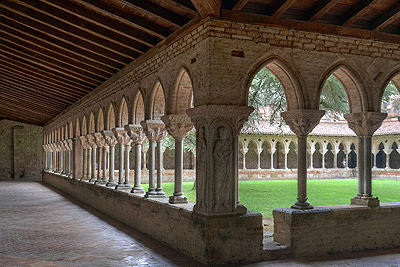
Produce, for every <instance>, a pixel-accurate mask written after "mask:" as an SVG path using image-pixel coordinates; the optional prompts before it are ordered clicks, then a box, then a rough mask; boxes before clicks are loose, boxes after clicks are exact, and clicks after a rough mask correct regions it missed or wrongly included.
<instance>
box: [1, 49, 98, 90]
mask: <svg viewBox="0 0 400 267" xmlns="http://www.w3.org/2000/svg"><path fill="white" fill-rule="evenodd" d="M6 50H10V49H9V48H8V47H6V46H3V45H2V44H1V43H0V51H4V53H0V56H1V57H2V58H3V59H6V60H9V59H12V60H14V61H15V62H17V64H20V62H22V63H24V64H25V65H30V66H32V67H34V68H35V69H39V70H42V71H44V72H45V73H51V74H54V75H56V76H57V75H58V76H61V77H64V78H66V79H70V80H72V81H74V82H75V83H77V84H83V85H85V86H87V87H89V88H93V89H94V88H95V87H96V86H95V85H91V84H89V83H87V82H85V81H81V80H80V79H76V78H75V77H73V76H71V75H67V74H66V73H64V72H61V71H56V70H54V69H49V68H48V67H47V66H46V65H43V64H40V63H38V62H36V60H32V59H27V58H26V57H25V56H24V55H22V56H21V53H20V52H19V51H12V53H5V51H6ZM14 53H19V54H20V55H18V56H17V55H15V54H14ZM93 89H92V90H93Z"/></svg>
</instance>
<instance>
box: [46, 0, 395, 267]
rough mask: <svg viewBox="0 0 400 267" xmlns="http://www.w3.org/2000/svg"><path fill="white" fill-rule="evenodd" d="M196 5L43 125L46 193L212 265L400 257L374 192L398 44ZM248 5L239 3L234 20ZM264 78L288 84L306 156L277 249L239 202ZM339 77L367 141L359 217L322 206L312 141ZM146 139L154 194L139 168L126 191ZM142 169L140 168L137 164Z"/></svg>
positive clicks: (390, 212)
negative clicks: (188, 142)
mask: <svg viewBox="0 0 400 267" xmlns="http://www.w3.org/2000/svg"><path fill="white" fill-rule="evenodd" d="M192 2H193V4H194V6H195V7H196V8H197V10H198V11H199V13H200V15H199V16H196V17H195V18H194V19H192V20H191V21H190V22H188V23H187V24H186V25H185V26H183V27H182V28H180V29H178V30H177V31H175V32H174V33H173V34H172V35H170V36H169V37H167V38H166V39H165V40H164V41H162V42H160V43H159V44H157V45H155V46H154V47H153V48H152V49H150V50H149V51H147V52H146V53H144V54H143V55H142V56H140V57H138V58H137V59H136V60H134V61H133V62H131V63H130V64H129V65H127V66H126V67H125V68H124V69H122V70H121V71H119V72H118V73H117V74H115V75H114V76H112V77H111V78H109V79H107V80H106V81H105V82H104V83H102V84H101V85H100V86H98V87H97V88H96V89H95V90H93V91H92V92H90V93H88V94H87V95H86V96H84V97H83V98H82V99H81V100H79V101H78V102H76V103H74V104H72V106H71V107H69V108H68V109H66V110H65V111H63V112H61V113H60V114H58V115H57V116H56V117H54V118H52V119H51V120H49V121H48V122H47V123H46V124H45V126H44V134H43V138H44V142H43V149H44V151H45V153H44V165H45V166H44V169H45V171H44V172H43V181H44V182H45V183H48V184H50V185H52V186H54V187H56V188H58V189H60V190H62V191H64V192H66V193H68V194H70V195H71V196H73V197H75V198H77V199H79V200H81V201H82V202H84V203H87V204H89V205H90V206H92V207H94V208H96V209H98V210H100V211H102V212H104V213H106V214H108V215H110V216H112V217H114V218H116V219H118V220H120V221H122V222H124V223H126V224H127V225H130V226H132V227H134V228H136V229H138V230H140V231H142V232H144V233H146V234H148V235H150V236H152V237H154V238H156V239H158V240H161V241H162V242H164V243H167V244H169V245H170V246H172V247H173V248H176V249H177V250H180V251H183V252H184V253H186V254H187V255H190V256H191V257H193V258H194V259H196V260H198V261H200V262H203V263H210V264H221V263H232V262H233V263H235V262H252V261H260V260H268V259H276V258H282V257H299V256H308V255H320V254H327V253H344V252H348V251H359V250H364V249H375V248H391V247H396V246H400V226H399V224H398V223H397V222H398V219H399V217H400V203H380V201H379V198H378V197H377V196H375V195H374V194H373V193H374V192H373V188H372V187H371V180H372V167H373V166H372V164H371V162H372V161H371V153H372V143H371V138H372V136H373V135H374V132H375V131H376V130H377V129H378V128H379V126H380V125H381V124H382V121H383V120H384V119H385V118H386V115H387V114H386V113H381V105H380V103H381V98H382V95H383V92H384V89H385V87H386V85H387V84H388V83H389V82H390V81H393V82H394V83H395V84H396V85H398V84H399V83H398V81H400V80H399V79H400V78H399V77H400V76H398V75H399V71H400V64H399V62H400V61H399V59H400V52H399V51H400V50H399V48H400V41H399V40H400V39H399V38H397V37H393V38H392V39H390V38H388V39H385V38H384V37H385V33H380V34H381V35H379V34H378V33H377V34H376V36H375V35H372V34H370V32H369V31H367V30H359V29H357V30H356V29H354V30H349V29H352V28H348V27H343V28H340V27H339V26H332V25H326V26H324V24H320V26H319V28H318V27H317V28H316V27H313V26H312V25H314V24H312V22H298V23H297V22H293V20H285V19H282V20H280V19H279V18H278V17H279V16H280V14H283V13H284V12H285V10H287V8H288V7H286V9H285V8H284V7H280V8H278V9H277V10H276V11H275V13H274V14H275V15H274V16H272V17H271V18H272V19H271V18H270V16H261V15H254V14H248V15H246V13H243V12H238V11H232V10H225V9H224V10H220V7H221V1H218V0H212V1H200V0H193V1H192ZM247 2H249V1H238V2H237V4H236V5H235V7H234V10H241V8H242V7H243V6H245V5H246V3H247ZM287 2H296V1H287ZM319 2H323V1H319ZM332 2H335V1H332ZM398 4H399V3H397V5H398ZM321 10H322V9H320V10H319V12H320V13H321V12H323V11H321ZM317 13H318V12H317ZM317 13H315V14H314V16H313V17H314V19H313V20H311V21H315V20H317V19H318V18H317ZM354 16H355V15H354ZM359 16H361V15H359ZM274 18H275V19H274ZM310 23H311V24H310ZM348 23H350V22H348ZM381 23H383V22H381ZM350 24H351V23H350ZM321 25H322V26H321ZM347 26H348V25H347ZM341 29H344V30H341ZM348 32H350V33H351V34H349V33H348ZM361 33H363V34H361ZM388 35H390V34H388ZM382 36H383V37H382ZM264 67H265V68H267V69H268V70H270V71H271V72H272V73H273V74H274V75H275V76H276V77H277V78H278V79H279V81H280V82H281V83H282V85H283V88H284V91H285V95H286V98H287V106H288V111H287V112H285V113H283V114H282V116H283V117H284V119H285V121H286V123H287V124H288V125H289V127H290V129H291V130H292V131H293V132H294V133H295V134H296V137H297V144H298V147H297V149H298V151H297V155H298V156H297V180H298V192H297V195H296V196H295V195H294V196H293V205H292V206H291V208H284V207H283V208H281V209H276V210H275V211H274V223H275V224H274V225H275V233H274V241H272V242H267V243H263V228H262V216H261V214H259V213H256V212H252V211H250V210H247V208H246V207H245V206H243V205H242V204H240V203H239V201H238V194H239V192H238V177H239V153H240V149H239V134H240V131H241V129H242V127H243V124H244V123H245V121H246V120H247V118H248V116H249V114H250V113H251V112H252V111H253V108H252V107H249V106H248V105H247V101H248V88H249V85H250V83H251V81H252V79H253V77H254V76H255V74H256V73H257V72H258V71H259V70H260V69H261V68H264ZM330 75H334V76H335V77H336V78H337V79H338V80H339V81H340V82H341V83H342V85H343V87H344V89H345V91H346V93H347V96H348V100H349V106H350V114H347V115H346V116H345V118H346V120H347V122H348V125H349V127H350V128H351V129H352V130H353V131H354V133H355V134H356V136H357V140H358V143H357V148H358V152H357V156H358V157H357V159H358V162H357V166H358V191H357V190H355V191H354V198H352V199H351V200H350V199H349V205H341V206H330V207H313V200H312V199H308V197H307V162H306V158H307V153H308V152H307V139H308V135H309V133H310V132H311V131H312V130H313V129H314V127H316V125H318V123H319V121H320V119H321V117H322V116H323V115H324V111H321V110H318V107H319V96H320V93H321V90H322V86H323V85H324V82H325V81H326V79H327V78H328V77H329V76H330ZM193 127H194V128H195V129H196V138H197V144H196V147H197V150H196V151H197V157H196V160H197V161H196V189H197V192H196V203H195V205H193V204H191V203H187V199H186V197H185V195H184V192H183V189H182V169H183V165H182V155H183V150H182V140H183V138H185V136H186V135H187V134H188V132H189V131H190V130H191V129H192V128H193ZM167 132H168V133H169V134H170V135H172V136H173V137H174V139H175V147H176V149H175V192H174V193H173V195H172V196H166V194H165V192H164V191H163V188H162V175H161V174H162V172H161V171H160V170H161V169H162V166H161V163H162V149H161V144H162V141H163V139H164V138H165V136H166V133H167ZM145 138H147V139H148V140H149V151H148V153H149V156H150V157H149V185H150V186H149V189H148V191H147V192H144V190H143V188H142V187H141V176H140V172H139V171H138V169H136V171H135V174H134V175H135V178H134V184H133V187H132V185H131V184H130V183H129V164H127V162H129V159H128V157H129V149H130V146H131V143H132V142H133V145H134V147H135V151H136V155H138V154H139V155H140V151H141V149H142V147H141V146H142V142H143V140H144V139H145ZM116 147H118V151H119V153H120V154H119V162H118V166H119V172H118V177H115V175H114V162H115V153H116V149H115V148H116ZM135 162H136V166H140V157H138V158H135ZM106 166H109V167H108V169H109V171H108V172H107V171H106V169H107V167H106ZM107 174H108V176H107ZM350 203H351V204H350ZM160 222H162V223H160ZM388 225H390V227H388ZM327 228H329V232H328V231H326V229H327ZM177 229H179V231H177ZM371 229H373V230H371ZM349 233H351V234H349ZM366 233H367V234H366Z"/></svg>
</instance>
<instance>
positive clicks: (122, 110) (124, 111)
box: [118, 97, 129, 127]
mask: <svg viewBox="0 0 400 267" xmlns="http://www.w3.org/2000/svg"><path fill="white" fill-rule="evenodd" d="M128 115H129V112H128V104H127V103H126V99H125V97H123V98H122V101H121V105H120V107H119V116H118V118H119V119H118V127H124V126H125V125H128V122H129V121H128Z"/></svg>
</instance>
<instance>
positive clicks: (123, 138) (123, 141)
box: [112, 127, 132, 146]
mask: <svg viewBox="0 0 400 267" xmlns="http://www.w3.org/2000/svg"><path fill="white" fill-rule="evenodd" d="M112 131H113V133H114V135H115V138H117V141H118V143H119V144H120V145H123V146H129V145H130V144H131V142H132V140H131V138H130V137H129V135H128V132H127V131H126V130H125V128H123V127H120V128H114V129H112Z"/></svg>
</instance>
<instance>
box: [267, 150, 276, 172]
mask: <svg viewBox="0 0 400 267" xmlns="http://www.w3.org/2000/svg"><path fill="white" fill-rule="evenodd" d="M268 152H269V154H270V155H271V170H275V168H274V154H275V152H276V148H271V149H268Z"/></svg>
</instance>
